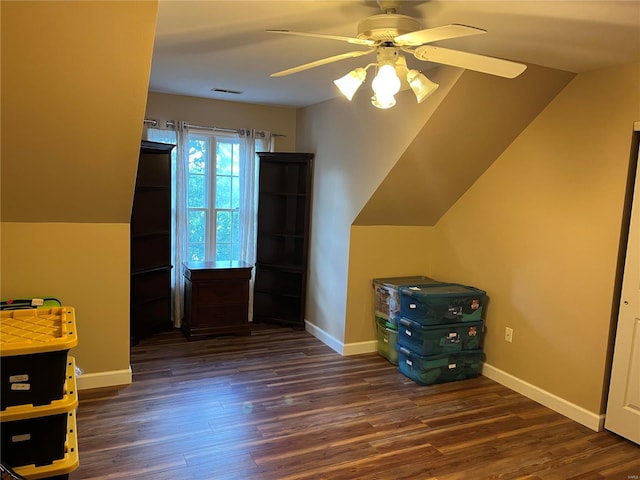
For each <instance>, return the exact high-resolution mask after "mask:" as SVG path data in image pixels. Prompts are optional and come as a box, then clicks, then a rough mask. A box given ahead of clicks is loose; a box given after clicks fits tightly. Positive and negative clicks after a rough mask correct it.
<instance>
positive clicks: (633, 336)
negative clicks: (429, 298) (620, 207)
mask: <svg viewBox="0 0 640 480" xmlns="http://www.w3.org/2000/svg"><path fill="white" fill-rule="evenodd" d="M635 130H636V132H638V131H640V122H636V123H635ZM638 155H639V157H640V152H638ZM604 426H605V428H606V429H607V430H611V431H612V432H615V433H617V434H618V435H621V436H623V437H625V438H628V439H629V440H631V441H633V442H635V443H638V444H640V171H638V172H637V173H636V179H635V187H634V195H633V206H632V209H631V223H630V226H629V239H628V243H627V255H626V259H625V265H624V276H623V279H622V296H621V298H620V309H619V311H618V327H617V330H616V342H615V347H614V351H613V366H612V369H611V383H610V384H609V401H608V403H607V415H606V418H605V424H604Z"/></svg>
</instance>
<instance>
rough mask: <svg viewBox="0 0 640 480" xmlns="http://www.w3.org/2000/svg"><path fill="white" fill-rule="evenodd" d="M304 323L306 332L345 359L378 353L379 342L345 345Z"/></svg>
mask: <svg viewBox="0 0 640 480" xmlns="http://www.w3.org/2000/svg"><path fill="white" fill-rule="evenodd" d="M304 323H305V330H306V331H307V332H309V333H310V334H311V335H313V336H314V337H316V338H317V339H318V340H320V341H321V342H322V343H324V344H325V345H327V346H328V347H329V348H331V349H332V350H334V351H335V352H337V353H339V354H340V355H342V356H343V357H346V356H349V355H360V354H362V353H375V352H377V351H378V342H377V340H370V341H366V342H356V343H346V344H345V343H343V342H341V341H340V340H338V339H337V338H336V337H334V336H332V335H330V334H328V333H327V332H325V331H324V330H322V329H321V328H320V327H318V326H316V325H314V324H313V323H311V322H309V321H308V320H305V321H304Z"/></svg>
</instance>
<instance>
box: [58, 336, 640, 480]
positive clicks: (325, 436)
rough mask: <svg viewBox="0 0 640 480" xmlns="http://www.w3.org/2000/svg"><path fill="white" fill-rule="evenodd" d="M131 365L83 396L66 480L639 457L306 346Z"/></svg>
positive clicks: (483, 398)
mask: <svg viewBox="0 0 640 480" xmlns="http://www.w3.org/2000/svg"><path fill="white" fill-rule="evenodd" d="M131 365H132V370H133V380H134V381H133V384H131V385H129V386H126V387H121V388H108V389H96V390H89V391H81V392H80V405H79V408H78V414H77V422H78V437H79V457H80V466H79V468H78V469H77V470H76V471H74V472H72V473H71V475H70V479H71V480H97V479H106V480H110V479H120V480H170V479H171V480H173V479H179V480H311V479H313V480H319V479H327V480H357V479H367V480H461V479H467V478H472V479H474V480H476V479H478V480H484V479H528V480H556V479H562V480H568V479H576V480H577V479H615V480H637V478H640V447H638V446H637V445H636V444H633V443H632V442H629V441H627V440H625V439H622V438H621V437H618V436H617V435H614V434H612V433H610V432H607V431H603V432H598V433H596V432H593V431H591V430H589V429H587V428H586V427H583V426H582V425H579V424H577V423H575V422H573V421H572V420H570V419H568V418H566V417H564V416H562V415H560V414H558V413H556V412H553V411H551V410H549V409H547V408H545V407H543V406H541V405H540V404H538V403H536V402H534V401H532V400H530V399H528V398H526V397H523V396H522V395H519V394H517V393H516V392H513V391H511V390H509V389H508V388H506V387H504V386H502V385H499V384H498V383H496V382H494V381H492V380H490V379H488V378H486V377H482V376H480V377H478V378H474V379H470V380H464V381H458V382H451V383H446V384H439V385H431V386H426V387H425V386H420V385H417V384H416V383H414V382H412V381H411V380H410V379H408V378H406V377H405V376H403V375H402V374H401V373H399V372H398V370H397V368H396V367H395V366H394V365H391V364H390V363H389V362H388V361H387V360H385V359H384V358H382V357H381V356H379V355H377V354H365V355H358V356H353V357H341V356H340V355H338V354H336V353H335V352H333V351H332V350H331V349H329V348H328V347H327V346H326V345H324V344H322V343H321V342H319V341H318V340H317V339H315V338H314V337H312V336H311V335H309V334H308V333H306V332H301V331H294V330H290V329H287V328H281V327H272V326H266V325H256V326H255V328H254V330H253V332H252V335H250V336H243V337H233V336H229V337H216V338H211V339H205V340H198V341H191V342H189V341H186V340H185V339H184V337H183V336H182V334H181V333H180V332H168V333H165V334H160V335H157V336H154V337H152V338H150V339H147V340H142V341H141V342H140V343H139V344H138V345H136V346H134V347H132V352H131ZM634 475H635V476H636V477H634Z"/></svg>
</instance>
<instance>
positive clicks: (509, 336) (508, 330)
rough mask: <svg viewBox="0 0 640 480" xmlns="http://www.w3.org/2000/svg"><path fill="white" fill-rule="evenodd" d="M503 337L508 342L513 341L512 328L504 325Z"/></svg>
mask: <svg viewBox="0 0 640 480" xmlns="http://www.w3.org/2000/svg"><path fill="white" fill-rule="evenodd" d="M504 339H505V340H506V341H507V342H509V343H511V342H513V328H510V327H506V328H505V329H504Z"/></svg>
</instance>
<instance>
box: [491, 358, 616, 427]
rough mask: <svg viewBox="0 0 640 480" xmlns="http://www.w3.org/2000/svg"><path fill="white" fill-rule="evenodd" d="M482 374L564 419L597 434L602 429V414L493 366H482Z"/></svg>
mask: <svg viewBox="0 0 640 480" xmlns="http://www.w3.org/2000/svg"><path fill="white" fill-rule="evenodd" d="M482 374H483V375H484V376H485V377H487V378H490V379H491V380H494V381H496V382H498V383H499V384H501V385H504V386H505V387H508V388H510V389H511V390H514V391H516V392H518V393H520V394H522V395H524V396H525V397H528V398H530V399H531V400H534V401H536V402H538V403H540V404H542V405H544V406H545V407H548V408H550V409H551V410H554V411H556V412H558V413H560V414H562V415H564V416H565V417H569V418H570V419H571V420H574V421H576V422H578V423H580V424H582V425H584V426H585V427H588V428H590V429H591V430H594V431H596V432H599V431H601V430H602V429H603V428H604V417H605V416H604V415H603V414H598V413H594V412H590V411H589V410H587V409H585V408H582V407H580V406H578V405H576V404H574V403H571V402H569V401H567V400H565V399H563V398H560V397H558V396H557V395H554V394H553V393H549V392H547V391H546V390H542V389H541V388H539V387H536V386H535V385H532V384H531V383H528V382H525V381H524V380H521V379H519V378H517V377H514V376H513V375H511V374H509V373H507V372H505V371H503V370H500V369H499V368H496V367H494V366H493V365H490V364H488V363H485V364H484V365H483V366H482Z"/></svg>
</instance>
